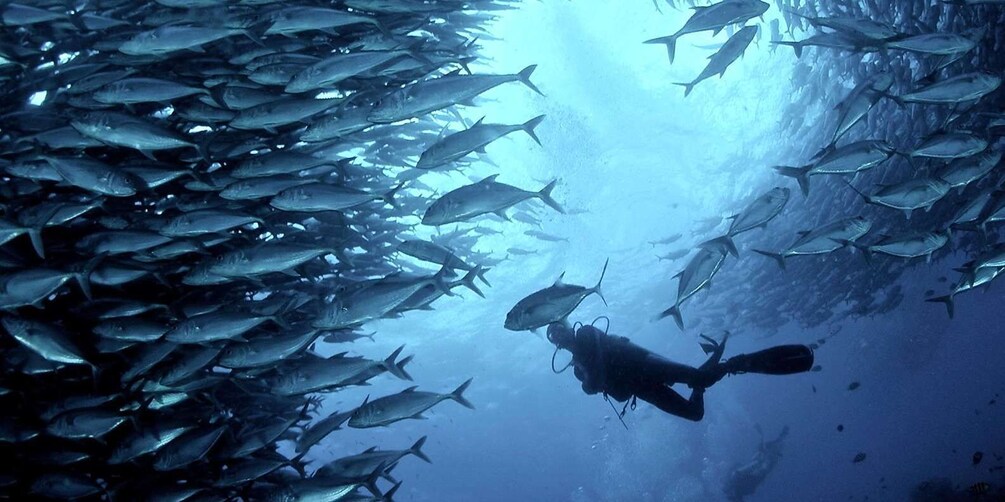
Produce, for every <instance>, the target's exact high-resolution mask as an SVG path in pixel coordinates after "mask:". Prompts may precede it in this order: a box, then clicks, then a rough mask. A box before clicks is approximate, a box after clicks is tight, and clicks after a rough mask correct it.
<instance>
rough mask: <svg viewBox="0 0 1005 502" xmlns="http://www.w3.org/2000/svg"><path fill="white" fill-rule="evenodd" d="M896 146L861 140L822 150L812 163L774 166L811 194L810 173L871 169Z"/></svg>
mask: <svg viewBox="0 0 1005 502" xmlns="http://www.w3.org/2000/svg"><path fill="white" fill-rule="evenodd" d="M894 153H896V150H895V149H894V148H893V146H892V145H890V144H889V143H887V142H886V141H878V140H863V141H856V142H854V143H849V144H847V145H845V146H842V147H839V148H833V149H828V150H825V151H824V152H822V153H821V155H820V157H818V158H817V159H816V160H815V161H814V162H813V163H812V164H809V165H805V166H800V167H791V166H776V167H775V170H776V171H778V174H781V175H782V176H788V177H790V178H795V179H796V181H797V182H798V183H799V189H800V190H801V191H802V192H803V195H806V196H808V195H809V194H810V176H814V175H820V174H838V175H846V174H852V175H854V174H856V173H859V172H861V171H865V170H867V169H872V168H874V167H876V166H878V165H879V164H882V163H883V162H885V161H886V160H887V159H889V158H890V157H892V156H893V154H894Z"/></svg>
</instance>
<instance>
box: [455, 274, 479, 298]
mask: <svg viewBox="0 0 1005 502" xmlns="http://www.w3.org/2000/svg"><path fill="white" fill-rule="evenodd" d="M481 273H483V271H482V269H481V267H475V268H473V269H471V270H469V271H468V273H466V274H464V277H462V278H461V280H459V281H457V283H456V284H460V285H462V286H464V287H466V288H468V289H470V290H471V291H474V292H475V294H476V295H478V296H480V297H482V298H485V294H484V293H482V290H481V289H478V285H477V284H475V278H476V277H479V274H481ZM482 280H484V279H482Z"/></svg>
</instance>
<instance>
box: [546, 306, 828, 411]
mask: <svg viewBox="0 0 1005 502" xmlns="http://www.w3.org/2000/svg"><path fill="white" fill-rule="evenodd" d="M727 335H728V332H727ZM702 338H704V339H705V340H706V342H707V343H704V344H702V348H704V349H705V352H706V353H708V354H710V357H709V359H708V360H707V361H705V363H704V364H702V365H701V366H699V367H697V368H695V367H693V366H688V365H685V364H680V363H677V362H674V361H671V360H669V359H666V358H664V357H662V356H660V355H658V354H656V353H653V352H650V351H649V350H646V349H644V348H642V347H640V346H638V345H635V344H634V343H632V342H631V341H629V340H628V339H627V338H625V337H623V336H616V335H609V334H607V333H606V332H605V331H601V330H600V329H598V328H597V327H595V326H593V325H592V324H585V325H583V326H582V327H580V328H579V329H578V330H574V328H573V327H570V326H568V325H567V324H565V323H551V324H550V325H548V340H549V341H550V342H551V343H553V344H555V346H556V348H555V353H556V354H557V353H558V351H559V349H565V350H568V351H570V352H572V361H571V362H570V363H569V365H571V366H573V373H575V375H576V378H577V379H579V381H581V382H583V391H584V392H586V393H587V394H597V393H600V392H602V393H603V394H604V399H605V400H606V399H608V397H611V398H614V400H615V401H618V402H625V403H626V404H625V409H627V407H628V401H629V400H630V399H631V400H632V401H631V403H632V405H631V406H632V409H634V408H635V400H636V399H641V400H643V401H646V402H648V403H650V404H652V405H653V406H656V407H657V408H659V409H660V410H662V411H664V412H666V413H669V414H671V415H676V416H678V417H681V418H686V419H688V420H693V421H695V422H697V421H699V420H701V419H702V418H703V417H704V416H705V400H704V395H705V389H707V388H708V387H711V386H712V385H713V384H715V383H716V382H718V381H719V380H721V379H722V377H724V376H726V375H727V374H738V373H763V374H769V375H789V374H793V373H801V372H804V371H808V370H809V369H810V368H811V367H812V366H813V351H812V350H811V349H810V348H809V347H807V346H805V345H780V346H777V347H772V348H770V349H766V350H762V351H760V352H755V353H752V354H744V355H739V356H735V357H732V358H730V359H728V360H727V361H725V362H720V360H721V359H722V354H723V351H724V350H725V348H726V340H725V339H723V341H722V342H719V343H717V342H715V341H713V340H712V339H711V338H708V337H706V336H704V335H703V336H702ZM566 368H568V365H567V366H566ZM552 370H553V371H556V372H557V373H560V371H558V370H555V368H554V356H553V357H552ZM563 371H564V370H563ZM675 383H682V384H685V385H687V386H688V387H691V397H690V398H689V399H684V397H683V396H681V395H680V394H679V393H677V391H675V390H674V389H672V388H671V386H672V385H673V384H675ZM612 406H613V404H612ZM624 412H625V410H622V412H621V415H622V416H623V415H624ZM619 418H620V417H619Z"/></svg>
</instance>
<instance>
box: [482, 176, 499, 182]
mask: <svg viewBox="0 0 1005 502" xmlns="http://www.w3.org/2000/svg"><path fill="white" fill-rule="evenodd" d="M498 177H499V175H498V174H493V175H492V176H489V177H487V178H485V179H483V180H481V181H479V183H494V182H495V180H496V178H498Z"/></svg>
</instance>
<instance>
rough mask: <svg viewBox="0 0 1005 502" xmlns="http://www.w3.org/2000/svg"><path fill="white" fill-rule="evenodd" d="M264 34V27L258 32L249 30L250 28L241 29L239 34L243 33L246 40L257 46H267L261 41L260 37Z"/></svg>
mask: <svg viewBox="0 0 1005 502" xmlns="http://www.w3.org/2000/svg"><path fill="white" fill-rule="evenodd" d="M264 34H265V30H264V28H263V29H261V30H259V31H258V32H255V31H251V30H250V29H244V30H241V35H244V36H245V37H247V39H248V40H251V41H252V42H253V43H254V44H255V45H257V46H259V47H267V46H266V45H265V42H262V37H263V36H264Z"/></svg>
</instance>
